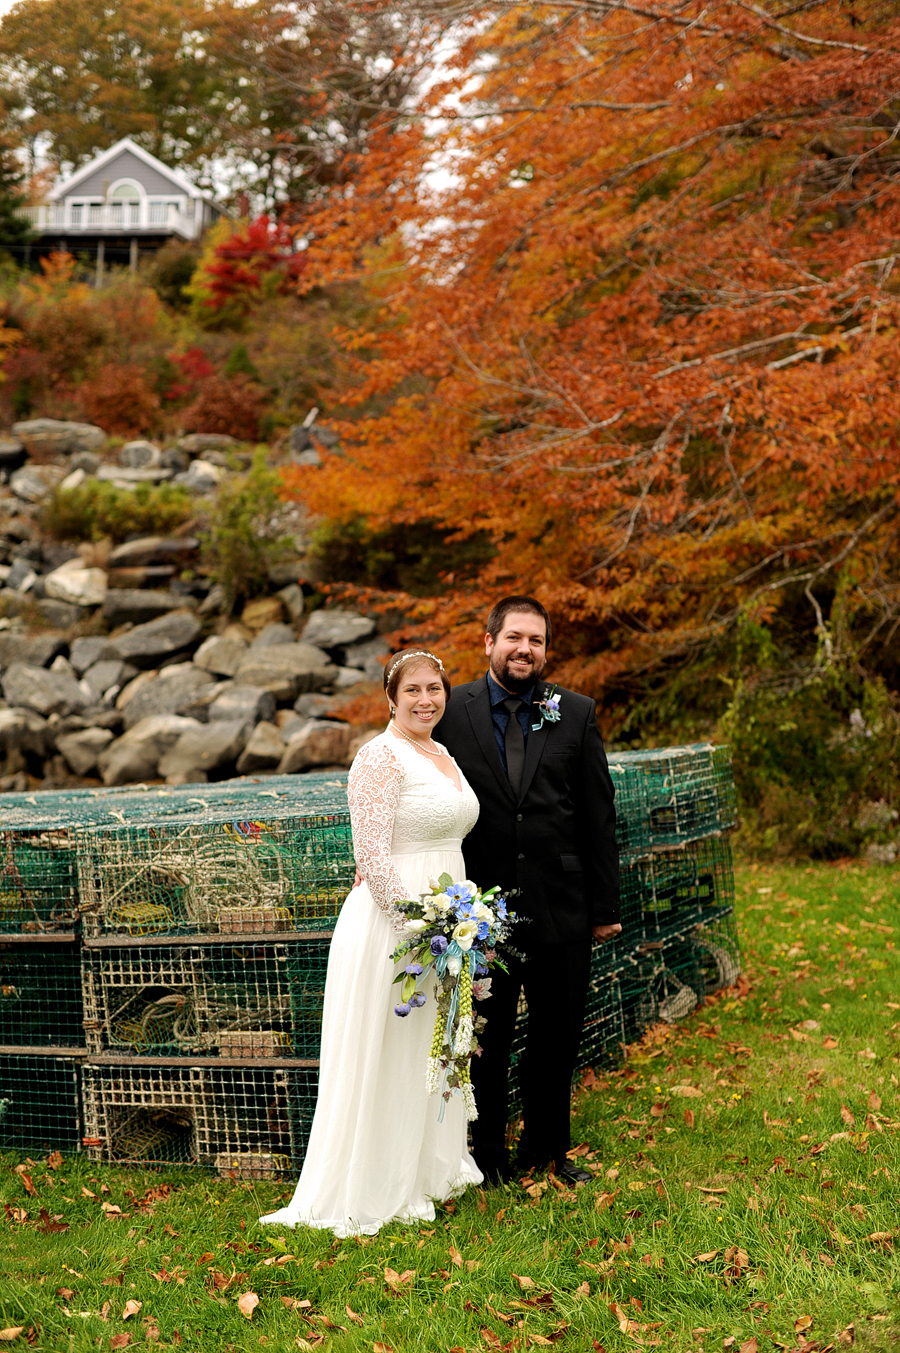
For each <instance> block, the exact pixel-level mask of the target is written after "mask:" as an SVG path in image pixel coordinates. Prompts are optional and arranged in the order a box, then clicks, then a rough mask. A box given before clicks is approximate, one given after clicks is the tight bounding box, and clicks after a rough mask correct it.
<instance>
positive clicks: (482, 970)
mask: <svg viewBox="0 0 900 1353" xmlns="http://www.w3.org/2000/svg"><path fill="white" fill-rule="evenodd" d="M487 975H488V967H487V964H485V963H478V964H476V966H475V976H476V977H487Z"/></svg>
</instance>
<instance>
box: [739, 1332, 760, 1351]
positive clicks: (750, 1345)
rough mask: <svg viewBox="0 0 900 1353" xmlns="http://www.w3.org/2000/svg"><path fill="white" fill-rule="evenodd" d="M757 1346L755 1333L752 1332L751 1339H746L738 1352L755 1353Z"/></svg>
mask: <svg viewBox="0 0 900 1353" xmlns="http://www.w3.org/2000/svg"><path fill="white" fill-rule="evenodd" d="M758 1347H759V1345H758V1343H757V1339H756V1335H755V1334H754V1335H753V1337H752V1339H747V1340H745V1342H744V1343H742V1344H741V1350H740V1353H756V1350H757V1348H758Z"/></svg>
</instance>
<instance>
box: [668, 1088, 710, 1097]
mask: <svg viewBox="0 0 900 1353" xmlns="http://www.w3.org/2000/svg"><path fill="white" fill-rule="evenodd" d="M670 1094H673V1095H683V1096H684V1098H685V1099H702V1098H703V1091H702V1090H698V1089H697V1087H696V1085H673V1086H672V1089H671V1091H670Z"/></svg>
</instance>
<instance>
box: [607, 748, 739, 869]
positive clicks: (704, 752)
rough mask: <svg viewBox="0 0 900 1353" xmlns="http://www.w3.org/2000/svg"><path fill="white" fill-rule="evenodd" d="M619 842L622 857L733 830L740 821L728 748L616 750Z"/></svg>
mask: <svg viewBox="0 0 900 1353" xmlns="http://www.w3.org/2000/svg"><path fill="white" fill-rule="evenodd" d="M609 770H610V775H611V776H612V780H613V784H614V785H615V788H616V817H617V839H618V841H619V849H620V850H621V852H622V855H623V857H624V858H626V859H628V858H633V857H635V856H638V855H643V854H646V853H647V852H648V851H650V850H657V849H664V848H666V847H671V846H680V845H683V844H684V843H685V842H688V841H697V840H700V839H701V838H703V837H708V836H714V835H716V834H718V833H720V832H726V831H730V830H731V828H732V827H734V826H735V824H736V822H737V802H736V799H735V789H734V776H733V773H732V769H731V752H730V750H729V748H728V747H717V746H713V745H712V744H711V743H696V744H694V745H691V746H687V747H668V748H664V749H663V750H660V751H648V752H614V753H613V754H612V755H611V756H610V757H609Z"/></svg>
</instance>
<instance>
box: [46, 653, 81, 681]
mask: <svg viewBox="0 0 900 1353" xmlns="http://www.w3.org/2000/svg"><path fill="white" fill-rule="evenodd" d="M50 671H51V672H62V674H63V676H67V677H71V678H72V680H73V681H77V680H78V677H77V675H76V673H75V668H74V667H73V666H72V664H71V663H70V662H69V659H68V658H65V657H63V655H62V653H58V654H57V655H56V657H55V658H54V659H53V661H52V662H51V664H50Z"/></svg>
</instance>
